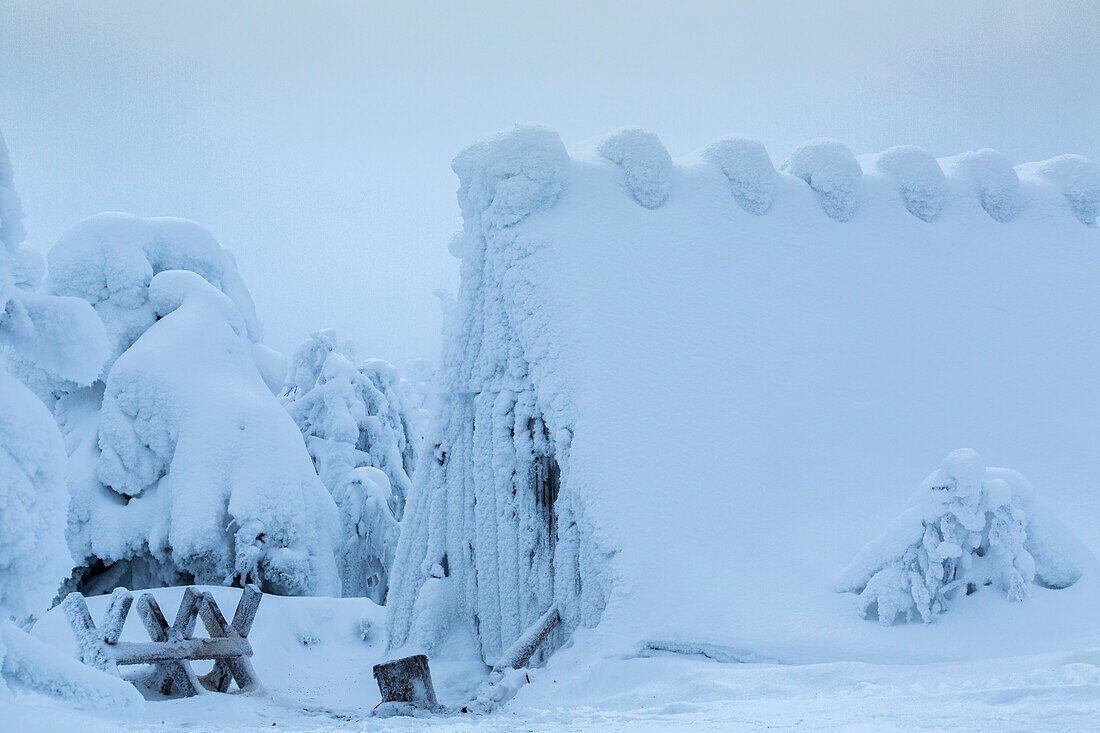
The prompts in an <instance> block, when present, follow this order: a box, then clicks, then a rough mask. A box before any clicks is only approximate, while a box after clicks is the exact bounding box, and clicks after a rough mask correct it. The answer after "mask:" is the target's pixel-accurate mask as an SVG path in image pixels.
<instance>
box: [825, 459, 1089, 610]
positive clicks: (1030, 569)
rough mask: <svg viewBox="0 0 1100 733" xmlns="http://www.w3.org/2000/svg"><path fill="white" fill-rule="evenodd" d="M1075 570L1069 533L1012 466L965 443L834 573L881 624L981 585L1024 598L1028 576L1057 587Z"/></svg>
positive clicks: (942, 606) (840, 586) (942, 604)
mask: <svg viewBox="0 0 1100 733" xmlns="http://www.w3.org/2000/svg"><path fill="white" fill-rule="evenodd" d="M1080 575H1081V570H1080V566H1079V564H1078V563H1077V561H1076V560H1075V558H1074V551H1073V550H1072V540H1071V538H1070V537H1069V536H1068V532H1067V531H1066V530H1065V528H1064V527H1061V526H1060V524H1059V523H1058V522H1057V520H1055V519H1053V517H1050V516H1049V514H1047V513H1046V512H1045V511H1044V510H1043V508H1042V507H1041V506H1040V505H1039V504H1038V503H1037V502H1036V501H1035V498H1034V494H1033V491H1032V489H1031V486H1030V484H1029V483H1028V482H1027V479H1025V478H1024V477H1023V476H1021V475H1020V474H1018V473H1016V472H1015V471H1010V470H1008V469H1003V468H986V466H985V463H984V462H983V461H982V459H981V457H980V456H979V455H978V454H977V453H975V452H974V451H972V450H968V449H962V450H957V451H954V452H952V453H950V454H949V455H948V456H947V457H946V458H944V460H943V464H942V465H941V466H940V468H939V469H938V470H936V471H935V472H933V473H932V474H931V475H930V476H928V477H927V478H926V479H925V480H924V482H923V483H922V484H921V487H920V489H919V490H918V491H917V493H916V494H914V495H913V496H912V497H911V498H910V500H909V506H908V508H907V509H906V511H905V512H904V513H902V515H901V516H900V517H898V518H897V519H896V520H895V521H894V522H893V524H891V525H890V527H889V528H887V530H886V531H885V532H884V533H883V534H882V535H880V536H879V537H878V538H877V539H875V540H874V541H872V542H871V543H870V544H868V545H867V546H866V547H864V548H863V549H862V550H861V551H860V552H859V554H858V555H857V556H856V558H855V559H854V560H853V561H852V563H851V564H850V565H849V566H848V567H847V568H845V570H844V571H843V572H842V573H841V575H840V578H839V579H838V581H837V591H838V592H851V593H858V594H859V595H860V601H859V612H860V615H861V616H863V617H864V618H866V617H867V616H868V615H870V614H872V613H874V614H875V615H877V617H878V620H879V623H881V624H883V625H884V626H889V625H891V624H893V623H894V622H895V621H897V620H898V619H901V620H915V619H916V618H920V619H921V620H923V621H924V622H925V623H931V621H932V619H933V617H934V614H936V613H940V612H943V611H945V610H947V607H948V605H949V604H950V602H951V601H952V600H953V599H955V598H957V597H958V596H961V595H967V594H970V593H973V592H975V591H976V590H977V589H978V588H980V587H982V586H993V587H994V588H997V589H998V590H1000V591H1001V592H1002V593H1004V594H1005V596H1006V597H1007V598H1008V600H1010V601H1023V600H1025V599H1026V598H1027V597H1028V595H1029V593H1030V589H1031V586H1032V584H1033V583H1037V584H1039V585H1042V586H1045V587H1049V588H1063V587H1066V586H1068V585H1072V584H1073V583H1075V582H1076V581H1077V579H1078V578H1079V577H1080Z"/></svg>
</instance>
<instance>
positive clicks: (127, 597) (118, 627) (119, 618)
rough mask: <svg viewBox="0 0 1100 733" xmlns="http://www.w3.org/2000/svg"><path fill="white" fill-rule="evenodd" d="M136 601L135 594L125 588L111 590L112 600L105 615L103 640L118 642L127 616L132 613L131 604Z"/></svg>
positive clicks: (109, 642)
mask: <svg viewBox="0 0 1100 733" xmlns="http://www.w3.org/2000/svg"><path fill="white" fill-rule="evenodd" d="M133 602H134V596H133V595H132V594H131V593H130V591H128V590H126V589H125V588H115V589H114V590H113V591H112V592H111V602H110V604H109V605H108V606H107V613H105V614H104V615H103V641H104V642H106V643H107V644H117V643H118V640H119V637H121V636H122V627H123V626H125V625H126V617H127V616H128V615H129V614H130V604H131V603H133Z"/></svg>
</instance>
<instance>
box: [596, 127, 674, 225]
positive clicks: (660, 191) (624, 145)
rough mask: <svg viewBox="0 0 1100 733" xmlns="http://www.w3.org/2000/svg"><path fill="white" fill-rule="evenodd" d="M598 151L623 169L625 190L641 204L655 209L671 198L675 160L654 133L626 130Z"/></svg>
mask: <svg viewBox="0 0 1100 733" xmlns="http://www.w3.org/2000/svg"><path fill="white" fill-rule="evenodd" d="M598 151H599V153H600V155H602V156H603V157H604V158H606V159H608V160H610V161H611V162H612V163H615V164H616V165H618V166H620V167H621V168H622V169H623V173H624V174H625V175H626V188H627V190H628V191H630V195H631V196H633V197H634V200H635V201H637V202H638V203H639V204H641V205H642V206H644V207H646V208H647V209H656V208H657V207H658V206H660V205H661V204H663V203H664V202H665V199H667V198H668V192H669V189H671V188H672V158H671V157H670V156H669V154H668V151H667V150H666V149H665V146H664V145H663V144H662V143H661V140H660V138H658V137H657V136H656V135H654V134H653V133H652V132H649V131H648V130H639V129H631V130H623V131H621V132H618V133H616V134H614V135H612V136H611V137H609V138H607V139H606V140H604V141H603V142H602V143H600V145H599V148H598Z"/></svg>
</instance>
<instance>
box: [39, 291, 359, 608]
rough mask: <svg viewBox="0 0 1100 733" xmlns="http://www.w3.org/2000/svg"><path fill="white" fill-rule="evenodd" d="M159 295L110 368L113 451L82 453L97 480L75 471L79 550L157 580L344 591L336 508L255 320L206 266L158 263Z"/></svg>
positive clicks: (108, 421)
mask: <svg viewBox="0 0 1100 733" xmlns="http://www.w3.org/2000/svg"><path fill="white" fill-rule="evenodd" d="M147 297H148V303H149V308H150V311H151V313H152V315H153V317H154V318H155V319H156V322H155V323H154V324H153V325H152V326H151V327H150V328H149V329H148V330H146V331H145V333H143V334H142V335H141V337H140V338H139V339H138V340H137V341H136V342H135V343H134V344H133V346H131V347H130V348H129V349H128V350H127V351H126V353H124V354H123V355H122V356H120V357H119V358H118V359H117V361H116V362H115V364H114V366H113V367H112V369H111V371H110V374H109V376H108V378H107V382H106V387H105V392H104V395H103V403H102V412H101V414H100V415H99V430H98V445H99V448H100V449H101V453H100V454H99V456H98V459H95V458H94V455H95V452H94V446H86V447H85V448H84V449H83V451H81V450H74V454H75V457H74V460H75V461H77V462H78V463H79V462H80V461H88V460H96V461H97V471H96V472H95V473H96V474H97V477H98V481H96V480H95V477H93V476H90V475H82V474H81V472H78V471H77V472H74V482H73V487H72V489H73V501H74V512H73V520H72V528H71V535H70V545H71V546H73V547H74V553H75V554H77V555H78V557H79V559H80V560H82V561H83V562H84V563H85V564H86V563H87V562H88V561H89V559H90V558H98V559H100V560H102V561H103V562H104V563H105V564H110V563H118V561H126V562H123V563H119V568H120V570H121V569H122V568H123V567H126V566H127V564H128V563H129V564H131V565H133V564H134V563H138V564H141V565H144V566H145V567H146V568H147V571H148V573H150V574H151V575H152V578H148V577H147V578H146V581H145V582H146V583H148V582H150V580H151V581H152V582H153V584H164V583H165V582H166V581H171V579H173V578H181V577H182V578H187V577H192V578H194V579H196V580H197V581H199V582H207V583H216V584H228V583H229V582H231V581H233V580H239V581H242V582H243V581H246V580H248V581H250V582H256V583H257V584H259V585H260V586H261V587H262V588H264V589H265V590H266V591H268V592H277V593H283V594H290V595H293V594H317V595H327V594H335V593H337V592H338V589H339V582H338V579H337V575H336V567H335V562H334V559H333V550H334V546H335V544H336V540H337V533H338V529H337V526H338V525H337V522H338V520H337V516H336V508H335V506H334V504H333V502H332V499H331V497H330V496H329V495H328V492H327V491H325V488H324V486H323V485H322V484H321V481H320V479H318V478H317V475H316V473H315V472H314V470H313V466H312V464H311V462H310V460H309V456H308V454H307V453H306V451H305V447H304V445H303V443H302V439H301V434H300V433H299V432H298V430H297V429H296V428H295V426H294V423H293V421H292V420H291V419H290V417H289V416H288V415H287V414H286V412H285V411H284V410H283V408H282V407H281V406H280V405H279V403H278V401H277V400H276V398H275V397H274V396H273V395H272V394H271V392H270V390H269V389H268V387H267V385H266V384H264V382H263V379H262V378H261V376H260V374H259V372H258V371H257V369H256V366H255V363H254V361H253V358H252V351H251V346H252V344H251V342H250V341H249V339H248V331H247V324H246V320H245V318H244V317H243V316H242V315H241V314H240V312H239V311H238V309H237V307H236V304H235V303H234V302H233V301H232V300H231V299H230V298H229V297H228V296H226V295H225V294H223V293H221V292H219V291H218V290H216V289H215V288H214V287H213V286H212V285H211V284H210V283H209V282H207V281H206V280H205V279H203V278H202V277H200V276H199V275H197V274H196V273H194V272H189V271H184V270H171V271H167V272H162V273H159V274H158V275H156V276H154V277H153V279H152V280H151V281H150V283H149V287H148V294H147ZM74 398H75V397H74ZM90 399H92V400H93V401H94V397H91V398H90ZM68 409H69V407H68V406H63V407H59V414H61V415H62V416H63V417H65V416H66V413H67V411H68ZM74 409H75V408H74ZM93 409H94V407H93ZM73 419H78V418H75V417H74V418H73ZM87 451H91V454H90V455H89V454H88V453H87ZM112 496H113V500H111V497H112ZM131 570H132V572H134V573H136V572H137V569H136V567H133V568H131ZM157 581H159V583H158V582H157ZM135 585H137V583H135Z"/></svg>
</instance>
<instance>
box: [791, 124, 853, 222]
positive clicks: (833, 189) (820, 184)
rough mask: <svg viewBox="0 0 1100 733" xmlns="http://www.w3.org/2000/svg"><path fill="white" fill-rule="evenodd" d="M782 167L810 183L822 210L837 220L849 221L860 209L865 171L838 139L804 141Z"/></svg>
mask: <svg viewBox="0 0 1100 733" xmlns="http://www.w3.org/2000/svg"><path fill="white" fill-rule="evenodd" d="M781 170H784V171H786V172H787V173H790V174H791V175H792V176H797V177H798V178H801V179H802V180H804V181H805V182H806V183H808V184H809V186H810V188H812V189H813V190H814V193H815V194H816V195H817V201H818V203H819V204H820V205H821V209H822V211H824V212H825V213H826V214H828V215H829V216H830V217H832V218H833V219H836V220H837V221H848V220H849V219H851V218H852V217H853V216H854V215H855V213H856V209H857V208H859V182H860V179H861V178H863V170H862V169H861V168H860V167H859V163H858V162H856V159H855V156H854V155H852V151H851V150H849V149H848V148H847V147H846V146H844V145H843V144H841V143H839V142H837V141H836V140H828V139H824V138H821V139H817V140H810V141H809V142H805V143H802V144H801V145H799V146H798V147H797V148H795V151H794V152H793V153H791V157H790V159H788V160H787V162H786V163H784V164H783V167H782V169H781Z"/></svg>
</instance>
